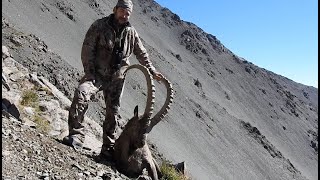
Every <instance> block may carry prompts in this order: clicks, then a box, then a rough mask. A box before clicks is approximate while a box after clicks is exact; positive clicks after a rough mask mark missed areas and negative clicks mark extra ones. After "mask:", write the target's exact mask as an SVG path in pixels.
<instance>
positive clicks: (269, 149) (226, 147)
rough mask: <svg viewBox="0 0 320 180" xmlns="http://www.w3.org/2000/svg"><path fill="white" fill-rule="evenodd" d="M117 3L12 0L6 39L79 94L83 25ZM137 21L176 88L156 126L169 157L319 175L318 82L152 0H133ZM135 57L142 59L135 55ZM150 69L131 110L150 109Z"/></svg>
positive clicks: (5, 19) (24, 60) (257, 172)
mask: <svg viewBox="0 0 320 180" xmlns="http://www.w3.org/2000/svg"><path fill="white" fill-rule="evenodd" d="M115 4H116V1H115V0H113V1H107V2H105V1H102V0H81V1H79V2H73V1H68V0H38V1H18V0H4V1H3V2H2V5H3V8H2V9H3V12H2V35H3V37H2V45H5V46H7V47H8V49H9V51H10V52H11V54H12V57H13V58H14V59H15V60H16V61H18V62H19V63H21V64H22V65H23V66H25V67H26V68H27V69H28V70H29V71H30V72H36V73H37V74H38V75H39V76H43V77H45V78H46V79H48V80H49V81H50V83H52V84H53V85H54V86H56V87H57V88H58V89H59V90H60V91H61V92H62V93H63V94H64V95H66V96H67V97H68V98H69V100H70V99H71V98H72V96H73V90H74V88H75V87H76V86H77V84H78V80H79V79H80V77H81V76H82V75H83V71H82V67H81V66H82V64H81V61H80V49H81V45H82V40H83V37H84V34H85V32H86V30H87V29H88V28H89V26H90V24H91V23H92V22H93V21H94V20H96V19H97V18H100V17H103V16H106V15H108V14H109V13H111V12H112V8H113V6H114V5H115ZM131 23H132V24H133V26H134V27H135V28H136V29H137V30H138V32H139V34H140V36H141V38H142V39H143V43H144V45H145V46H146V48H147V49H148V52H149V54H150V57H151V61H152V62H153V64H154V65H155V67H156V68H157V69H158V70H159V71H160V72H162V73H163V74H164V75H165V76H166V77H167V78H168V79H169V80H170V81H171V82H172V83H173V88H174V90H175V98H174V103H173V107H172V109H171V110H170V112H169V114H168V116H167V117H166V118H165V121H163V122H161V123H159V124H158V125H157V126H156V127H155V128H154V129H153V130H152V131H151V134H150V135H149V139H150V141H151V142H152V143H154V144H155V145H156V146H157V147H158V151H159V152H161V153H163V155H164V156H165V157H166V158H167V159H169V160H171V161H173V162H174V163H177V162H181V161H185V162H186V164H187V170H188V172H189V173H190V176H191V177H192V178H193V179H201V180H202V179H309V180H313V179H317V178H318V101H317V100H318V89H316V88H314V87H309V86H305V85H302V84H299V83H296V82H294V81H292V80H290V79H288V78H285V77H282V76H280V75H277V74H275V73H272V72H270V71H268V70H266V69H263V68H260V67H257V66H255V65H254V64H252V63H250V62H249V61H250V60H245V59H243V58H241V57H238V56H237V55H235V54H233V53H232V52H231V51H230V50H228V49H227V47H225V46H224V45H223V42H220V41H219V40H218V39H217V37H215V36H214V35H211V34H207V33H206V32H204V31H203V30H202V29H200V28H198V27H197V26H196V25H195V24H193V23H189V22H184V21H182V20H180V18H179V16H178V15H176V14H173V13H172V12H171V11H170V10H169V9H166V8H164V7H161V6H160V5H158V4H157V3H156V2H154V1H153V0H137V1H134V13H133V14H132V18H131ZM131 63H132V64H134V63H137V61H136V59H135V58H134V57H132V58H131ZM7 75H8V77H9V78H10V75H9V74H7ZM141 79H142V78H140V76H139V74H137V73H132V74H131V75H130V76H128V78H127V83H126V86H125V90H124V96H123V100H122V104H121V106H122V110H121V111H122V112H121V113H122V115H123V117H125V118H129V117H131V116H132V114H133V108H134V106H136V105H137V104H139V106H142V108H140V109H143V105H144V104H145V99H146V97H145V93H144V92H145V87H146V86H145V84H144V82H143V81H142V80H141ZM3 88H4V87H3ZM16 88H18V89H19V88H20V87H16ZM156 88H157V91H156V92H157V94H156V101H157V103H156V109H157V107H158V108H159V107H161V105H162V104H161V103H163V101H164V97H165V90H164V88H163V87H162V86H161V84H156ZM3 97H4V96H3ZM100 97H101V94H100V95H98V96H97V98H96V100H95V102H93V103H92V106H90V110H89V112H88V117H89V118H90V119H93V120H94V121H95V122H96V123H97V124H101V121H102V120H103V118H104V117H103V106H104V105H103V103H101V98H100ZM12 103H13V102H12ZM60 119H61V121H62V122H65V119H63V118H60ZM3 131H4V129H3ZM3 134H4V133H3ZM92 134H93V135H94V136H97V134H95V133H92ZM3 139H4V135H3ZM97 139H99V138H97ZM3 146H4V144H3ZM56 146H58V145H56ZM66 149H67V148H66ZM25 150H27V149H25ZM27 151H28V150H27ZM35 152H36V151H35ZM66 152H68V153H71V151H66ZM7 154H8V153H7ZM10 154H11V153H9V155H8V156H5V157H10ZM3 161H4V156H3ZM71 161H72V160H71ZM77 161H78V159H76V160H74V161H73V162H69V164H72V163H76V162H77ZM30 162H31V161H30ZM71 170H72V169H71ZM33 173H35V172H33ZM72 173H75V172H72ZM83 173H84V172H83ZM57 176H59V175H57Z"/></svg>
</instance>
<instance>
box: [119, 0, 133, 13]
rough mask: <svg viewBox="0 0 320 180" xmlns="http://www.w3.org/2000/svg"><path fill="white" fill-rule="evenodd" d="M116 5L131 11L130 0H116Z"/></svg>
mask: <svg viewBox="0 0 320 180" xmlns="http://www.w3.org/2000/svg"><path fill="white" fill-rule="evenodd" d="M116 7H122V8H125V9H128V10H129V11H130V12H132V9H133V4H132V1H131V0H118V3H117V5H116Z"/></svg>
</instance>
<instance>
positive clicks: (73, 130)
mask: <svg viewBox="0 0 320 180" xmlns="http://www.w3.org/2000/svg"><path fill="white" fill-rule="evenodd" d="M123 86H124V79H117V80H111V79H109V80H106V79H104V80H102V79H101V78H100V79H99V78H98V79H96V81H95V82H94V83H93V82H92V81H85V80H81V81H80V84H79V86H78V88H77V89H76V90H75V93H74V98H73V101H72V104H71V107H70V110H69V118H68V125H69V136H72V135H74V136H77V137H78V138H79V139H80V140H82V141H83V140H84V136H85V128H84V115H85V113H86V111H87V109H88V103H89V102H90V100H91V98H92V96H94V95H95V94H96V93H97V92H99V91H101V90H102V91H103V95H104V98H105V104H106V116H105V121H104V122H103V149H109V148H112V147H113V145H114V141H115V135H116V129H117V125H118V121H119V120H120V118H121V117H120V115H119V110H120V100H121V96H122V92H123Z"/></svg>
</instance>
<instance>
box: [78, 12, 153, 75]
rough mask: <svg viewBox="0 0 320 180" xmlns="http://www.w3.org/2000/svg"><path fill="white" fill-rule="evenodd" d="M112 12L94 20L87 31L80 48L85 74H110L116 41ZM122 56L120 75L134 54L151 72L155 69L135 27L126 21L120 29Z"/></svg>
mask: <svg viewBox="0 0 320 180" xmlns="http://www.w3.org/2000/svg"><path fill="white" fill-rule="evenodd" d="M113 16H114V15H113V14H111V15H110V16H108V17H104V18H101V19H98V20H96V21H95V22H94V23H93V24H92V25H91V26H90V28H89V30H88V31H87V33H86V35H85V38H84V42H83V45H82V50H81V60H82V64H83V68H84V72H85V74H86V75H89V76H90V75H93V76H95V75H96V74H97V73H98V74H99V75H101V76H111V75H112V74H113V72H112V66H113V65H114V64H113V59H114V57H113V49H114V47H115V41H116V30H115V29H114V28H113V26H112V24H111V23H112V22H113ZM120 37H121V38H120V40H121V43H123V42H122V41H124V44H123V58H122V60H121V68H120V72H121V73H120V75H123V72H124V71H125V70H126V69H127V67H128V66H129V65H130V63H129V57H130V56H131V54H132V53H133V54H135V56H136V58H137V59H138V61H139V62H140V63H141V64H142V65H145V66H146V67H147V68H148V69H149V70H150V71H151V73H152V72H154V71H155V68H154V67H153V65H152V63H151V62H150V60H149V56H148V53H147V50H146V49H145V47H144V46H143V44H142V42H141V40H140V38H139V35H138V33H137V31H136V30H135V28H134V27H133V26H131V25H130V23H128V24H127V25H126V26H125V27H124V28H123V29H122V31H121V36H120Z"/></svg>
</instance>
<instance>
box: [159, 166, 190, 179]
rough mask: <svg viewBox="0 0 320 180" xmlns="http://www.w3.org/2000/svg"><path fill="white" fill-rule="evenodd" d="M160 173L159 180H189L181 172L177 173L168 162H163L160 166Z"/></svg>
mask: <svg viewBox="0 0 320 180" xmlns="http://www.w3.org/2000/svg"><path fill="white" fill-rule="evenodd" d="M160 171H161V173H162V175H163V176H162V178H161V180H191V179H190V178H188V177H187V176H185V175H184V174H182V173H181V172H179V171H177V170H176V169H175V168H174V167H173V166H172V165H170V164H169V163H168V162H163V163H162V164H161V167H160Z"/></svg>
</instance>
